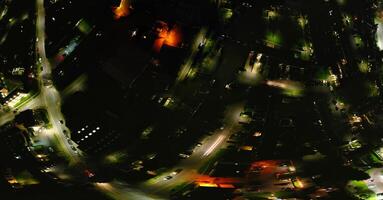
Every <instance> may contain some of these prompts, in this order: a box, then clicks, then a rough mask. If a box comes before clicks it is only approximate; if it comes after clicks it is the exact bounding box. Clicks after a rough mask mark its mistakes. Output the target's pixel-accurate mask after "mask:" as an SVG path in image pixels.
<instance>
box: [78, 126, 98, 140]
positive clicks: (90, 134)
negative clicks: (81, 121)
mask: <svg viewBox="0 0 383 200" xmlns="http://www.w3.org/2000/svg"><path fill="white" fill-rule="evenodd" d="M86 128H88V125H86V126H85V127H84V128H81V130H78V131H77V133H81V132H82V131H85V129H86ZM99 130H100V127H96V128H95V129H93V130H92V131H90V132H89V133H88V134H87V135H85V136H84V137H83V138H81V139H80V141H79V142H81V141H84V140H85V139H88V137H90V136H92V135H93V134H94V133H96V132H97V131H99Z"/></svg>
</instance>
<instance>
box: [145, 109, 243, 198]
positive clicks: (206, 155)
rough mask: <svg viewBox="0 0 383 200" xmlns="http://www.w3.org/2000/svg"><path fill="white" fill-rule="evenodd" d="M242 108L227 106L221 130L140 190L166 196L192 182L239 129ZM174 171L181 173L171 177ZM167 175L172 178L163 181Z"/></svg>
mask: <svg viewBox="0 0 383 200" xmlns="http://www.w3.org/2000/svg"><path fill="white" fill-rule="evenodd" d="M243 107H244V103H238V104H234V105H230V106H228V107H227V109H226V112H225V119H224V126H223V127H222V129H218V130H216V131H215V132H214V133H213V135H212V136H207V137H206V138H205V139H203V140H202V141H201V143H202V145H201V146H200V147H196V148H195V150H194V152H193V154H192V155H191V156H190V157H189V158H186V159H184V160H182V161H181V162H180V163H179V164H178V165H177V166H175V167H174V168H173V169H172V170H170V171H168V172H165V173H163V174H162V175H159V176H156V177H154V178H152V179H150V180H148V181H146V182H145V183H143V184H142V185H141V187H140V188H142V190H143V191H146V192H150V193H154V194H158V195H164V196H166V195H168V194H169V192H170V190H171V189H173V188H174V187H175V186H177V185H180V184H184V183H191V182H193V181H194V180H195V178H196V177H197V176H198V175H199V174H198V172H197V171H198V170H199V169H200V168H201V167H203V166H204V165H206V163H208V162H209V161H210V160H211V159H212V158H214V156H215V155H216V153H217V152H218V151H219V150H220V149H222V148H224V147H226V145H227V143H226V141H227V140H228V139H229V137H230V136H231V134H233V133H235V132H237V131H238V130H239V129H240V125H239V123H238V121H239V114H240V112H241V111H242V110H243ZM176 169H182V171H181V172H180V173H178V174H176V175H172V172H173V171H174V170H176ZM169 175H170V176H172V177H173V178H171V179H169V180H165V177H166V176H169Z"/></svg>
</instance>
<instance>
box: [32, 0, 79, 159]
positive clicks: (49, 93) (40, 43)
mask: <svg viewBox="0 0 383 200" xmlns="http://www.w3.org/2000/svg"><path fill="white" fill-rule="evenodd" d="M36 3H37V5H36V7H37V23H36V35H37V39H36V41H37V43H36V46H37V51H38V52H37V53H38V55H39V57H40V58H41V63H40V64H41V66H42V70H41V72H40V73H39V74H38V79H39V82H40V85H41V93H40V95H41V96H42V102H43V105H45V107H46V109H47V112H48V117H49V121H50V122H51V124H52V129H53V134H54V137H52V138H55V139H57V141H58V144H57V147H58V149H59V150H60V151H62V153H64V154H65V155H66V157H67V158H68V159H69V160H70V161H74V162H78V161H80V159H79V157H78V156H79V154H81V153H80V151H79V150H77V149H76V148H75V147H72V146H71V145H70V144H69V143H68V140H70V139H69V138H68V137H67V136H65V135H64V130H66V131H67V132H68V135H69V129H68V128H67V127H65V121H64V117H63V115H62V113H61V108H60V106H61V98H60V94H59V93H58V92H57V90H56V88H55V87H54V85H47V86H42V85H43V82H44V80H43V79H44V78H45V79H48V77H50V76H51V72H52V66H51V64H50V62H49V60H48V58H47V57H46V53H45V8H44V0H37V2H36ZM60 120H62V121H63V122H64V123H63V124H61V123H60Z"/></svg>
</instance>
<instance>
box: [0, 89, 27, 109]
mask: <svg viewBox="0 0 383 200" xmlns="http://www.w3.org/2000/svg"><path fill="white" fill-rule="evenodd" d="M25 96H27V94H25V93H20V92H17V94H16V95H14V96H12V97H11V98H10V99H9V100H7V101H6V102H5V105H8V106H10V107H13V106H15V105H16V103H17V102H19V101H20V99H21V98H23V97H25Z"/></svg>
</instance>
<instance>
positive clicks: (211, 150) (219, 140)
mask: <svg viewBox="0 0 383 200" xmlns="http://www.w3.org/2000/svg"><path fill="white" fill-rule="evenodd" d="M224 138H225V136H223V135H220V136H219V137H218V138H217V140H215V142H214V143H213V145H211V146H210V147H209V148H208V149H207V150H206V152H205V153H204V154H203V156H208V155H210V154H211V152H213V151H214V149H215V148H216V147H217V146H218V145H219V143H221V142H222V140H223V139H224Z"/></svg>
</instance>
